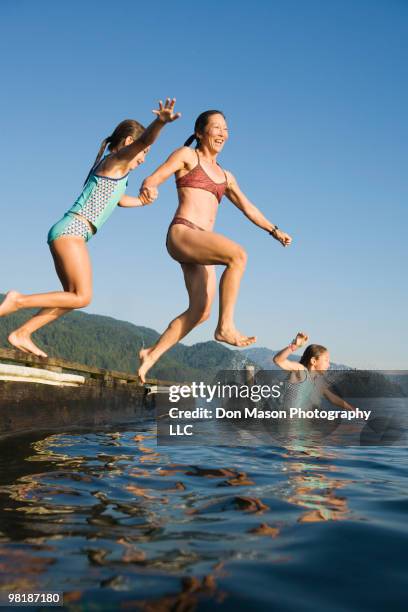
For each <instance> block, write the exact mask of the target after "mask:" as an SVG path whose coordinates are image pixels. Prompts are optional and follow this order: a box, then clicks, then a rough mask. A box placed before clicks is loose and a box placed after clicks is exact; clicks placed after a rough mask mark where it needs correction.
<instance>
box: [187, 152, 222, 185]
mask: <svg viewBox="0 0 408 612" xmlns="http://www.w3.org/2000/svg"><path fill="white" fill-rule="evenodd" d="M195 152H196V153H197V159H198V165H199V166H200V168H201V169H202V170H203V172H204V173H205V174H206V175H207V176H208V178H209V179H210V181H212V182H213V183H214V185H218V186H219V185H222V183H217V182H216V181H214V180H213V179H212V178H211V176H209V175H208V174H207V172H206V171H205V170H204V168H203V167H202V165H201V163H200V156H199V154H198V149H195ZM216 164H217V166H218V167H219V168H221V170H222V171H223V173H224V176H225V182H226V183H227V187H228V178H227V175H226V173H225V170H224V168H223V167H222V166H220V164H219V163H218V162H216ZM193 170H194V168H193Z"/></svg>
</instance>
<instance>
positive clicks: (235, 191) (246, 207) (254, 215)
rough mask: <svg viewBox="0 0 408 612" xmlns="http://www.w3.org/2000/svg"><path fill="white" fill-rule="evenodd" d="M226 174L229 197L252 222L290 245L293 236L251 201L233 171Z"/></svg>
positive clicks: (283, 243) (286, 244)
mask: <svg viewBox="0 0 408 612" xmlns="http://www.w3.org/2000/svg"><path fill="white" fill-rule="evenodd" d="M226 174H227V179H228V187H227V190H226V192H225V195H226V196H227V198H228V199H229V200H230V201H231V202H232V203H233V204H234V205H235V206H236V207H237V208H239V210H241V211H242V212H243V213H244V215H245V216H246V217H248V219H249V220H250V221H252V223H254V224H255V225H257V226H258V227H260V228H261V229H264V230H266V231H267V232H269V233H270V234H271V235H272V236H273V237H274V238H275V239H276V240H278V241H279V242H280V243H281V244H282V245H283V246H289V245H290V243H291V242H292V238H291V236H289V235H288V234H286V233H285V232H283V231H282V230H280V229H278V228H277V226H276V225H274V224H273V223H271V222H270V221H269V220H268V219H267V218H266V217H265V216H264V215H263V214H262V213H261V211H260V210H259V209H258V208H257V207H256V206H255V205H254V204H252V202H250V200H249V199H248V198H247V196H246V195H245V194H244V193H243V192H242V191H241V189H240V187H239V185H238V182H237V180H236V178H235V176H234V175H233V174H232V173H231V172H227V173H226Z"/></svg>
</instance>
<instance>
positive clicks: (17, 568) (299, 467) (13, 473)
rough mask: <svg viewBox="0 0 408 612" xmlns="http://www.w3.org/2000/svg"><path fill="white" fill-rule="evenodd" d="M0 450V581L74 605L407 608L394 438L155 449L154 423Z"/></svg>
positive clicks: (401, 483) (399, 453) (405, 505)
mask: <svg viewBox="0 0 408 612" xmlns="http://www.w3.org/2000/svg"><path fill="white" fill-rule="evenodd" d="M1 451H2V452H1V470H0V500H1V501H0V519H1V527H0V529H1V531H0V568H1V575H0V588H1V589H2V590H4V591H9V590H16V589H18V590H21V591H30V590H35V589H37V590H43V591H46V590H50V589H52V590H54V591H64V593H65V602H66V609H72V610H82V609H84V610H85V609H90V608H88V607H87V606H88V605H90V603H91V602H93V604H94V607H93V608H92V609H96V610H105V609H106V610H110V609H112V610H113V609H116V608H118V607H120V608H127V609H132V608H134V609H142V610H147V611H149V610H152V611H153V610H160V611H161V610H163V611H164V610H194V609H200V610H201V609H203V610H204V609H207V608H208V609H210V607H211V608H213V607H214V605H215V606H218V607H220V608H222V609H225V610H227V609H231V610H236V609H245V610H247V609H252V608H258V609H272V608H275V607H276V609H279V610H303V609H305V610H309V609H318V610H322V611H323V610H324V611H325V612H326V611H330V610H354V609H355V610H370V611H372V610H389V609H393V610H399V609H401V610H402V609H404V608H405V605H404V604H405V588H404V587H405V585H404V571H403V570H404V568H405V556H406V555H405V546H404V545H406V544H407V540H408V537H407V528H406V511H407V509H408V502H407V498H406V483H407V467H406V460H405V450H404V449H402V448H375V447H374V448H370V449H367V448H365V449H363V448H354V449H353V448H346V449H345V448H343V449H334V448H319V447H317V446H316V447H314V448H305V449H302V448H300V447H296V446H294V445H292V446H291V445H290V444H288V445H287V446H286V447H278V446H266V445H264V446H259V447H257V448H254V447H251V448H246V447H238V448H233V447H219V448H216V447H209V448H197V447H193V448H186V447H185V448H177V447H171V448H170V447H158V446H156V435H155V426H154V424H150V425H149V426H145V427H144V428H143V429H142V428H141V429H140V430H139V431H138V432H137V433H136V432H129V431H123V432H120V431H119V432H118V431H116V432H113V433H112V432H109V433H107V432H100V433H80V434H76V435H74V434H70V435H68V434H61V435H50V436H48V437H45V438H42V439H40V440H35V439H33V438H27V437H25V438H20V439H18V440H16V439H14V440H12V441H11V440H10V441H8V442H3V443H2V446H1ZM356 572H357V573H358V576H359V581H358V584H359V587H358V588H357V587H356V580H355V576H356ZM362 591H365V592H364V597H362V595H361V592H362Z"/></svg>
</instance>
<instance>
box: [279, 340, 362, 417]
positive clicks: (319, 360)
mask: <svg viewBox="0 0 408 612" xmlns="http://www.w3.org/2000/svg"><path fill="white" fill-rule="evenodd" d="M308 340H309V336H308V335H307V334H305V333H303V332H299V333H298V334H297V335H296V338H295V339H294V340H292V342H291V343H290V344H289V346H287V347H285V348H283V349H282V350H281V351H279V353H277V354H276V355H275V356H274V358H273V361H274V363H275V364H276V365H277V366H278V367H279V368H281V369H282V370H287V371H288V372H290V378H289V383H291V384H290V385H289V388H288V391H287V397H285V402H289V403H290V405H291V406H297V405H298V404H301V405H302V406H301V407H306V406H304V404H310V405H309V406H308V407H309V408H311V407H312V406H313V405H314V404H316V403H319V400H320V398H321V396H322V395H323V396H324V397H325V398H326V399H327V400H328V401H329V402H330V403H331V404H334V405H335V406H338V407H339V408H343V409H344V410H354V408H353V406H351V405H350V404H349V403H348V402H346V401H345V400H344V399H342V398H341V397H339V396H338V395H336V394H335V393H333V392H332V391H329V389H328V388H327V387H326V385H325V384H324V381H323V378H320V376H321V375H323V374H324V373H325V372H326V371H327V370H328V369H329V367H330V354H329V351H328V350H327V348H326V347H325V346H321V345H320V344H309V346H307V347H306V349H305V351H304V353H303V355H302V357H301V358H300V361H299V362H297V361H291V360H290V359H289V355H291V354H292V353H293V352H294V351H296V350H297V349H298V348H300V347H302V346H304V345H305V344H306V342H307V341H308ZM296 402H297V403H296Z"/></svg>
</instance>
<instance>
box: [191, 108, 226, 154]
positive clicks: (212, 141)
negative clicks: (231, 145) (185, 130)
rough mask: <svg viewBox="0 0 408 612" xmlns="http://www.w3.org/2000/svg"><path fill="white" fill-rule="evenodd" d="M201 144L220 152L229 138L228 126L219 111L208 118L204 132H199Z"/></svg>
mask: <svg viewBox="0 0 408 612" xmlns="http://www.w3.org/2000/svg"><path fill="white" fill-rule="evenodd" d="M197 136H198V137H199V139H200V144H201V145H204V146H206V147H208V148H209V149H210V151H212V152H214V153H219V152H220V151H221V150H222V148H223V146H224V144H225V142H226V141H227V140H228V126H227V122H226V121H225V119H224V117H223V116H222V115H220V114H218V113H216V114H214V115H211V116H210V117H209V118H208V121H207V125H206V126H205V129H204V132H203V133H202V134H201V133H198V134H197Z"/></svg>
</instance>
